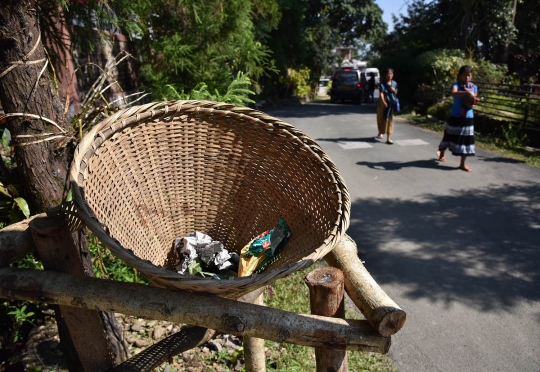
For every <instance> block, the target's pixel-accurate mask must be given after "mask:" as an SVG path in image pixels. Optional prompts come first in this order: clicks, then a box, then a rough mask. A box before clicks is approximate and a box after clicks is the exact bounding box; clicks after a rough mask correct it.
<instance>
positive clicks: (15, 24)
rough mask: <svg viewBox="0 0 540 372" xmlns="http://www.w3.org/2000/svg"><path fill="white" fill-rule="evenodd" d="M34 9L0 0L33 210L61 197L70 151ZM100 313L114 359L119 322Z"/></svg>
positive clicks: (20, 159)
mask: <svg viewBox="0 0 540 372" xmlns="http://www.w3.org/2000/svg"><path fill="white" fill-rule="evenodd" d="M37 10H38V9H37V2H36V1H35V0H0V101H1V102H2V106H3V108H4V111H5V113H6V114H8V115H9V114H25V115H32V116H24V117H20V116H11V117H8V123H7V127H8V129H9V131H10V132H11V136H12V139H14V142H15V159H16V162H17V169H18V171H19V173H20V178H21V180H22V181H23V182H22V183H23V189H24V192H25V198H26V200H27V202H28V204H29V205H30V207H31V210H32V212H33V213H39V212H45V211H46V210H47V209H49V208H52V207H55V206H58V205H59V204H60V203H61V202H62V199H63V196H64V195H65V192H66V185H67V178H68V173H69V164H70V162H71V157H72V153H73V151H72V150H73V148H71V146H70V144H71V143H72V142H71V139H72V138H73V136H72V129H71V127H70V125H69V124H68V122H67V120H66V117H65V115H64V107H63V106H64V105H63V104H62V102H61V101H60V99H59V98H58V94H57V92H56V91H55V89H54V86H53V84H52V81H51V79H50V77H49V72H48V69H47V66H46V64H47V63H48V61H47V58H46V55H45V50H44V48H43V44H42V43H41V33H40V27H39V21H38V17H37ZM51 122H53V123H55V124H52V123H51ZM79 235H80V236H79ZM73 239H75V241H76V242H78V243H77V244H78V246H79V249H80V257H81V264H82V265H83V267H84V269H85V272H86V274H87V275H88V276H93V270H92V263H91V257H90V255H89V254H88V246H87V242H86V237H85V236H84V234H82V233H80V234H79V233H74V234H73ZM101 316H102V317H103V321H104V322H105V325H106V330H105V332H106V333H107V337H108V338H109V340H110V341H111V344H112V346H113V348H114V350H113V353H114V354H115V358H116V360H117V361H118V362H120V361H123V360H125V359H126V356H127V353H129V352H128V351H127V347H126V345H125V343H124V342H123V339H122V334H121V332H119V330H120V326H119V325H118V323H117V321H116V319H115V318H114V316H112V317H111V316H110V315H109V316H107V314H101Z"/></svg>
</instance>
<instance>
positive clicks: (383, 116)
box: [377, 98, 394, 134]
mask: <svg viewBox="0 0 540 372" xmlns="http://www.w3.org/2000/svg"><path fill="white" fill-rule="evenodd" d="M377 128H379V133H381V134H392V133H394V110H392V109H391V108H390V105H389V106H388V107H384V104H383V103H382V99H380V98H379V104H378V105H377Z"/></svg>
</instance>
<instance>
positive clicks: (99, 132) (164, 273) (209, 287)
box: [66, 101, 351, 295]
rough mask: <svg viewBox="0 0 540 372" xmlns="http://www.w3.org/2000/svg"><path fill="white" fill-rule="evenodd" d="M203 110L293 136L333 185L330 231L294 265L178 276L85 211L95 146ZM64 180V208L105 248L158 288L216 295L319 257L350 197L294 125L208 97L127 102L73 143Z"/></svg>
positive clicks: (337, 231) (341, 223)
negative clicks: (221, 275) (68, 195)
mask: <svg viewBox="0 0 540 372" xmlns="http://www.w3.org/2000/svg"><path fill="white" fill-rule="evenodd" d="M194 113H204V114H210V115H221V116H227V117H235V118H237V119H238V120H239V121H242V122H244V123H248V125H249V123H251V124H252V125H257V126H262V127H263V128H271V129H274V130H279V131H280V133H285V132H287V133H288V134H290V135H291V136H292V137H293V138H295V139H297V140H298V142H299V144H301V146H302V149H303V150H305V151H307V152H309V154H310V155H311V156H314V157H315V158H316V159H317V160H318V161H319V163H320V165H321V166H322V167H323V168H324V169H325V172H326V173H327V174H328V176H329V177H330V178H331V180H332V183H334V184H335V186H336V188H335V191H334V190H333V193H334V192H335V194H336V196H337V200H338V205H339V210H338V211H337V212H338V213H337V215H338V217H337V220H336V221H335V222H334V229H333V231H332V232H331V233H330V234H328V236H327V238H326V239H325V241H324V243H323V244H321V245H320V246H319V247H318V248H316V249H315V250H314V251H313V252H312V253H311V254H309V255H308V256H305V257H303V258H302V259H300V260H299V261H297V262H295V263H291V264H289V265H286V266H284V267H280V268H276V269H273V270H272V271H269V272H264V273H259V274H253V275H251V276H246V277H232V278H230V279H229V280H216V279H214V278H202V277H198V276H191V275H185V274H179V273H177V272H174V271H171V270H168V269H165V268H163V267H161V266H157V265H155V264H153V263H152V262H150V261H148V260H145V259H143V258H141V257H138V256H137V255H135V253H134V252H133V251H132V250H131V249H129V248H125V247H123V246H122V244H121V243H120V242H119V241H118V240H116V239H114V238H113V237H111V236H110V235H109V234H108V233H107V232H106V231H105V229H104V227H103V226H102V225H101V223H100V222H99V221H98V220H97V218H96V217H95V216H94V215H93V213H92V212H91V211H90V209H89V207H88V206H87V204H86V201H85V198H84V196H83V194H84V187H83V186H82V185H80V184H82V182H83V181H84V178H85V176H86V174H87V171H88V162H87V161H88V159H90V158H91V156H92V155H93V154H94V153H95V152H96V151H97V150H98V149H99V147H100V146H101V145H102V144H103V143H104V142H106V141H107V140H108V139H110V138H111V137H112V136H114V135H115V134H116V133H118V132H120V131H122V130H123V129H125V128H126V127H128V126H136V125H138V124H139V123H140V122H141V121H147V120H149V119H151V120H160V119H165V118H167V117H170V116H173V115H174V116H177V115H179V114H194ZM70 184H71V188H72V191H73V193H72V195H73V207H70V208H67V209H66V212H67V213H68V214H70V215H72V216H75V217H76V218H78V219H80V220H81V221H82V222H84V224H85V225H86V226H87V227H88V228H89V229H90V230H91V231H92V232H93V233H94V234H95V235H96V236H97V237H98V239H100V240H101V242H102V243H103V244H104V245H105V246H107V247H108V248H109V249H110V251H111V252H112V253H113V254H114V255H115V256H116V257H117V258H119V259H121V260H123V261H124V262H126V263H127V264H128V265H129V266H131V267H133V268H135V269H137V270H139V271H140V272H141V273H142V274H144V275H145V276H147V277H148V279H149V280H150V281H151V282H153V284H156V285H161V286H166V287H168V286H172V287H174V288H177V289H188V290H193V291H197V292H207V293H215V294H220V295H227V294H234V295H239V294H243V293H245V292H248V291H249V290H253V289H255V287H261V286H264V285H268V284H270V283H271V282H272V281H274V280H275V279H278V278H281V277H285V276H287V275H289V274H291V273H292V272H294V271H297V270H300V269H303V268H305V267H308V266H309V265H311V264H312V263H314V262H316V261H317V260H319V259H321V258H322V257H324V256H325V255H326V254H327V253H328V252H330V251H331V250H332V249H333V248H334V247H335V245H336V244H337V243H338V242H339V240H340V239H341V236H342V234H344V233H345V231H346V230H347V227H348V226H349V218H350V206H351V203H350V197H349V193H348V191H347V187H346V186H345V182H344V181H343V178H342V177H341V174H340V173H339V170H338V169H337V167H336V166H335V164H334V163H333V162H332V161H331V160H330V158H329V157H328V156H327V155H326V154H325V152H324V151H323V150H322V148H321V147H320V146H319V145H318V144H317V143H316V142H315V141H314V140H312V139H311V138H310V137H308V136H307V135H306V134H305V133H304V132H302V131H300V130H298V129H296V128H295V127H293V126H292V125H290V124H287V123H285V122H283V121H281V120H279V119H277V118H274V117H272V116H269V115H267V114H265V113H263V112H261V111H257V110H254V109H251V108H248V107H240V106H235V105H232V104H227V103H220V102H211V101H163V102H153V103H150V104H146V105H140V106H133V107H130V108H127V109H124V110H120V111H118V112H116V113H114V114H113V115H111V116H110V117H108V118H106V119H105V120H103V121H102V122H100V123H98V124H97V125H96V126H94V128H92V129H91V130H90V131H89V132H88V133H87V134H86V135H85V136H84V137H83V139H82V140H81V142H80V143H79V145H78V146H77V148H76V150H75V154H74V158H73V161H72V164H71V167H70Z"/></svg>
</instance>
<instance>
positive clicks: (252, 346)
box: [244, 293, 266, 372]
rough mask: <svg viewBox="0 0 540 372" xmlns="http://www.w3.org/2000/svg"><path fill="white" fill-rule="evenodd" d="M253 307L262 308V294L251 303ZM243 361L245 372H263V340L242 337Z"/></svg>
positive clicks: (264, 359)
mask: <svg viewBox="0 0 540 372" xmlns="http://www.w3.org/2000/svg"><path fill="white" fill-rule="evenodd" d="M253 304H254V305H259V306H264V293H261V294H260V295H259V297H257V298H256V299H255V301H253ZM244 359H245V361H246V372H265V371H266V355H265V353H264V339H262V338H257V337H250V336H245V337H244Z"/></svg>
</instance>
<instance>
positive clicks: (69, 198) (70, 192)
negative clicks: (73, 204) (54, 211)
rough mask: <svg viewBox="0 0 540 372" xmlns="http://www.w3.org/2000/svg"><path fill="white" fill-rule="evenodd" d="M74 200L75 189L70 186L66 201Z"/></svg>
mask: <svg viewBox="0 0 540 372" xmlns="http://www.w3.org/2000/svg"><path fill="white" fill-rule="evenodd" d="M72 200H73V189H71V188H70V189H69V191H68V193H67V196H66V201H67V202H70V201H72Z"/></svg>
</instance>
